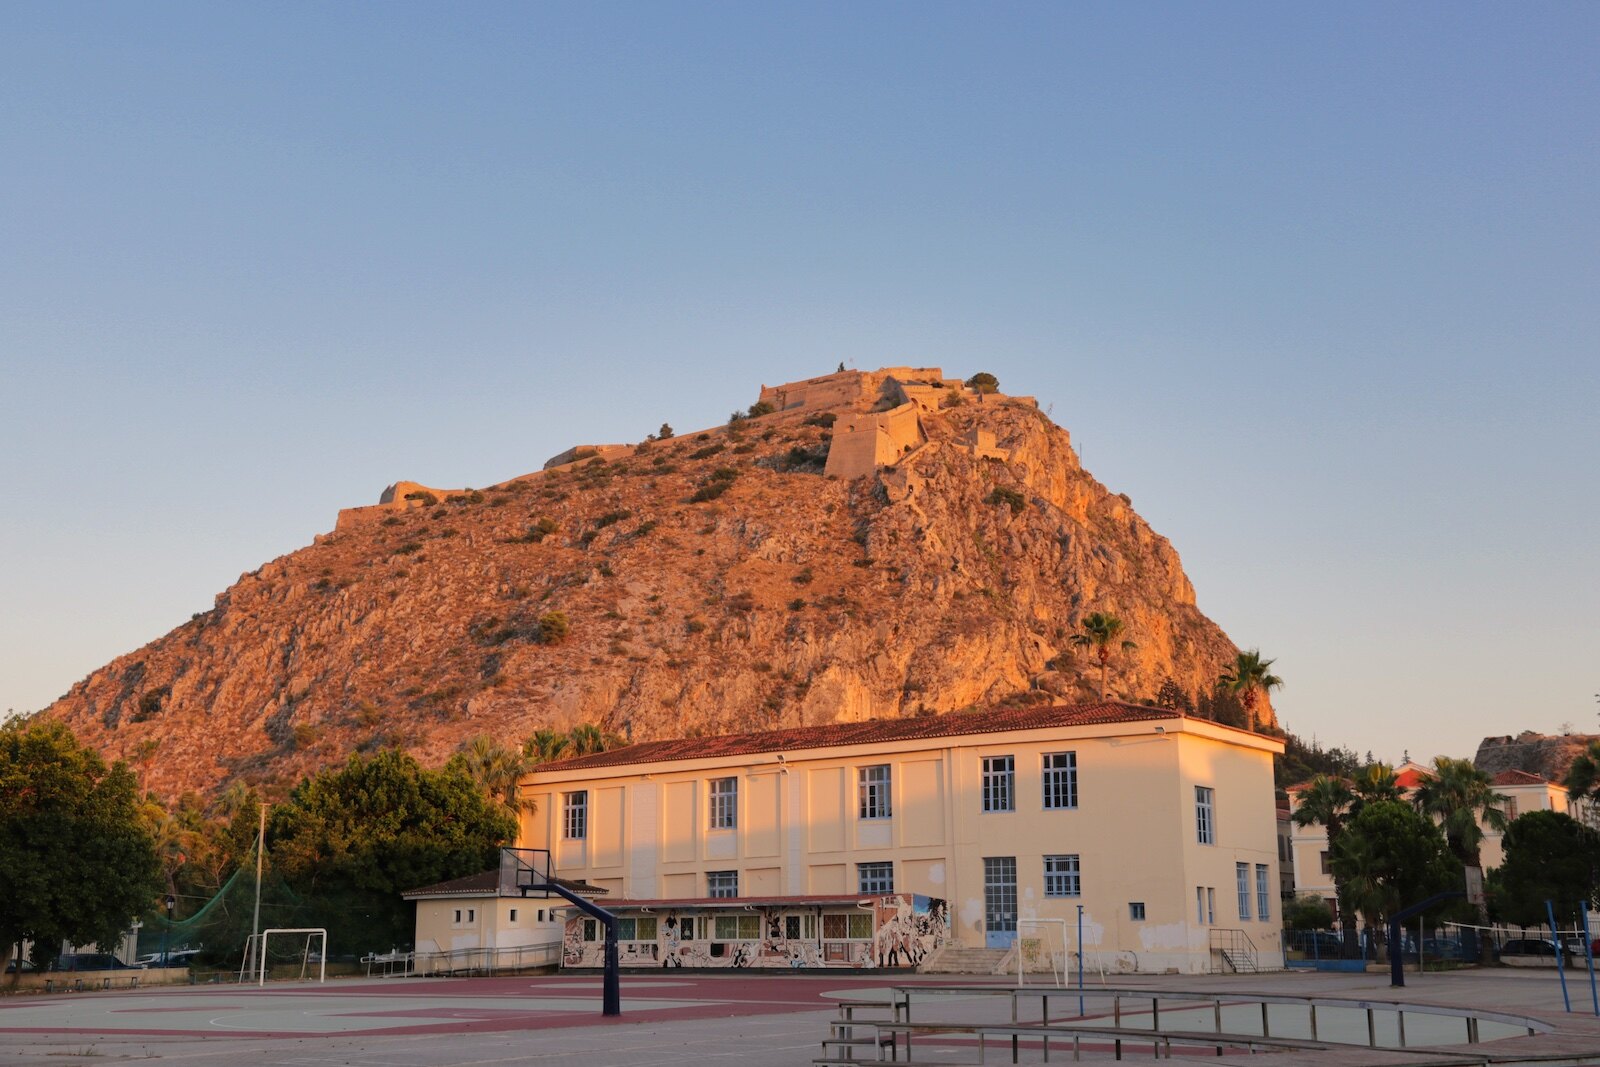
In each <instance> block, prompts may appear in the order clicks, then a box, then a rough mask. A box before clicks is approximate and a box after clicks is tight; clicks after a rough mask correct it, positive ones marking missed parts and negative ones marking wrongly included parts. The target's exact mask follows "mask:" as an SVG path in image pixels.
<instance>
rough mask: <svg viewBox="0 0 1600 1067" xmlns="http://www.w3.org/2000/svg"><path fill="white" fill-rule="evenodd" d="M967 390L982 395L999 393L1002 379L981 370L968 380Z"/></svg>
mask: <svg viewBox="0 0 1600 1067" xmlns="http://www.w3.org/2000/svg"><path fill="white" fill-rule="evenodd" d="M967 388H969V389H972V390H973V391H975V392H977V393H980V394H981V393H994V392H999V390H1000V379H999V378H996V377H995V376H994V375H992V374H990V373H989V372H988V371H986V370H981V371H979V372H978V373H977V374H974V375H973V376H972V377H970V378H968V379H967Z"/></svg>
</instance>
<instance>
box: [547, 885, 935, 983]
mask: <svg viewBox="0 0 1600 1067" xmlns="http://www.w3.org/2000/svg"><path fill="white" fill-rule="evenodd" d="M872 901H873V906H872V907H871V908H856V909H852V910H849V911H846V910H843V909H842V907H841V906H837V905H836V906H834V907H831V908H819V907H814V906H805V907H800V906H790V907H783V906H779V905H773V906H765V907H758V908H752V909H750V910H749V911H743V910H740V911H734V910H731V909H709V908H708V909H691V908H683V909H677V910H661V909H654V910H653V911H651V912H650V913H648V914H646V913H644V912H643V911H641V910H636V909H629V908H627V907H626V906H623V907H620V908H618V909H617V914H618V916H619V918H620V919H621V922H620V924H619V925H620V926H621V928H622V933H623V936H622V937H621V938H620V941H619V953H618V956H619V959H620V961H621V963H622V966H624V967H667V968H675V967H700V968H721V967H727V968H745V967H750V968H774V967H787V968H793V969H800V968H811V967H848V968H875V967H914V966H916V965H917V964H918V963H920V962H921V961H922V960H923V959H925V958H926V957H927V955H928V954H929V953H931V952H932V951H933V950H934V949H936V948H939V947H940V946H941V945H943V944H944V943H945V942H946V941H947V940H949V937H950V912H949V908H948V907H947V906H946V904H945V902H944V901H943V900H939V899H937V898H932V897H924V896H918V895H912V894H909V893H903V894H888V895H885V896H880V897H875V898H872ZM630 930H631V931H632V932H633V933H634V934H635V935H636V936H635V937H634V938H629V937H627V933H628V932H629V931H630ZM647 933H653V935H654V936H653V937H648V936H643V935H646V934H647ZM601 936H602V935H601V933H600V928H599V925H598V924H597V923H595V921H594V920H593V919H585V918H583V917H582V916H573V917H571V918H569V919H568V920H567V923H566V931H565V937H564V938H563V951H562V960H561V962H562V966H564V967H599V966H601V964H602V962H603V959H604V942H603V941H602V940H601Z"/></svg>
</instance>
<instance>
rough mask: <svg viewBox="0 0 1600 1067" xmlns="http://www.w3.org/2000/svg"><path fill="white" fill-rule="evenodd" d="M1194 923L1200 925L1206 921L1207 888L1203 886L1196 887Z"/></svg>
mask: <svg viewBox="0 0 1600 1067" xmlns="http://www.w3.org/2000/svg"><path fill="white" fill-rule="evenodd" d="M1194 921H1195V922H1196V923H1200V924H1204V923H1205V921H1206V887H1205V886H1203V885H1197V886H1195V887H1194Z"/></svg>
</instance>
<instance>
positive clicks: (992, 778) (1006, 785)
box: [983, 756, 1016, 811]
mask: <svg viewBox="0 0 1600 1067" xmlns="http://www.w3.org/2000/svg"><path fill="white" fill-rule="evenodd" d="M1014 768H1015V763H1014V762H1013V761H1012V758H1011V757H1010V756H986V757H984V761H983V810H984V811H1014V810H1016V804H1015V803H1013V801H1012V799H1011V798H1012V793H1013V790H1012V788H1011V786H1012V781H1013V778H1014V777H1015V775H1014Z"/></svg>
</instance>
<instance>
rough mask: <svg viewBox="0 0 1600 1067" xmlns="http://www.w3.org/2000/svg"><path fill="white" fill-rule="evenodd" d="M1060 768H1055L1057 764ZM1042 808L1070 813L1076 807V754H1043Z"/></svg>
mask: <svg viewBox="0 0 1600 1067" xmlns="http://www.w3.org/2000/svg"><path fill="white" fill-rule="evenodd" d="M1058 762H1059V763H1060V764H1061V766H1057V765H1056V764H1057V763H1058ZM1043 781H1044V806H1045V810H1047V811H1071V810H1072V809H1074V808H1076V807H1077V806H1078V754H1077V753H1076V752H1046V753H1045V754H1044V777H1043Z"/></svg>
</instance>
